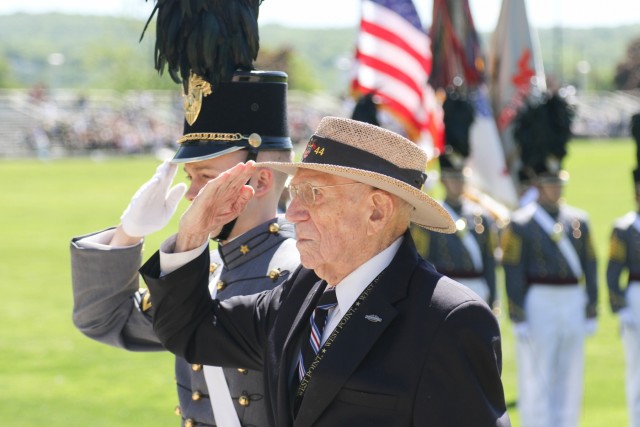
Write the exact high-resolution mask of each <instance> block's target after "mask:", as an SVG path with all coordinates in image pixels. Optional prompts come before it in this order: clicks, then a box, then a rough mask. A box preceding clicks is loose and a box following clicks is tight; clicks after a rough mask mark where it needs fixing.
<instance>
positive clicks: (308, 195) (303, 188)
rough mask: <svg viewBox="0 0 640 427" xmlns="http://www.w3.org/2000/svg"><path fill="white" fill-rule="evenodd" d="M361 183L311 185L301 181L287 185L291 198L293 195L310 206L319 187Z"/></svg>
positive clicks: (314, 200)
mask: <svg viewBox="0 0 640 427" xmlns="http://www.w3.org/2000/svg"><path fill="white" fill-rule="evenodd" d="M353 184H362V183H361V182H347V183H344V184H335V185H312V184H311V183H309V182H301V183H300V184H290V185H289V195H290V196H291V200H293V198H294V197H297V198H299V199H300V200H301V201H302V203H304V204H305V205H307V206H311V205H313V204H314V203H315V202H316V195H317V194H318V192H319V190H320V189H321V188H331V187H342V186H344V185H353Z"/></svg>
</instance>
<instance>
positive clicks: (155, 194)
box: [120, 160, 187, 237]
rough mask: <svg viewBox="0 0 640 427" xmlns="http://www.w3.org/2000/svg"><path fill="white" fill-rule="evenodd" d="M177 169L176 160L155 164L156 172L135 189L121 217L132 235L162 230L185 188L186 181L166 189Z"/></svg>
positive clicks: (140, 235) (141, 235)
mask: <svg viewBox="0 0 640 427" xmlns="http://www.w3.org/2000/svg"><path fill="white" fill-rule="evenodd" d="M177 171H178V165H177V164H175V163H170V162H169V161H168V160H165V161H164V162H163V163H162V164H161V165H160V166H158V168H157V169H156V173H155V175H153V177H152V178H151V179H150V180H149V181H147V182H146V183H144V184H143V185H142V187H140V189H138V191H137V192H136V194H134V195H133V198H132V199H131V202H130V203H129V206H127V209H125V211H124V213H123V214H122V216H121V217H120V221H121V222H122V229H123V230H124V232H125V233H127V234H128V235H129V236H132V237H143V236H147V235H149V234H151V233H153V232H155V231H158V230H161V229H162V228H163V227H164V226H166V225H167V224H168V223H169V220H170V219H171V217H172V216H173V214H174V213H175V211H176V209H177V208H178V203H180V200H181V199H182V196H184V193H185V192H186V191H187V185H186V184H185V183H180V184H177V185H176V186H175V187H173V188H171V189H169V186H170V185H171V183H172V182H173V178H174V177H175V176H176V172H177Z"/></svg>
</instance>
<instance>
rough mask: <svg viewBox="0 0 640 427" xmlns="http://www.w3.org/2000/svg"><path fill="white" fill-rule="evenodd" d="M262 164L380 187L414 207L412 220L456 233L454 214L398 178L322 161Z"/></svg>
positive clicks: (428, 226)
mask: <svg viewBox="0 0 640 427" xmlns="http://www.w3.org/2000/svg"><path fill="white" fill-rule="evenodd" d="M256 165H257V166H258V167H266V168H271V169H274V170H277V171H280V172H284V173H286V174H289V175H294V174H295V173H296V171H297V170H298V169H299V168H303V169H310V170H315V171H319V172H324V173H327V174H330V175H336V176H340V177H343V178H348V179H352V180H354V181H358V182H362V183H364V184H368V185H371V186H372V187H375V188H379V189H381V190H384V191H388V192H389V193H391V194H393V195H395V196H397V197H400V198H401V199H402V200H404V201H406V202H407V203H409V204H410V205H411V206H413V207H414V210H413V213H412V214H411V218H410V219H411V222H413V223H414V224H416V225H419V226H421V227H424V228H426V229H428V230H433V231H437V232H440V233H454V232H455V231H456V225H455V223H454V221H453V219H452V218H451V215H449V213H448V212H447V211H446V210H445V209H444V208H443V207H442V206H441V205H440V204H439V203H438V202H436V201H435V200H434V199H433V198H431V197H430V196H429V195H428V194H426V193H424V192H423V191H421V190H419V189H417V188H415V187H412V186H411V185H409V184H407V183H405V182H402V181H400V180H398V179H395V178H391V177H388V176H386V175H383V174H379V173H376V172H371V171H368V170H363V169H357V168H350V167H345V166H338V165H329V164H321V163H284V162H260V163H257V164H256Z"/></svg>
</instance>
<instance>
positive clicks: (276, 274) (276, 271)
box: [269, 268, 280, 282]
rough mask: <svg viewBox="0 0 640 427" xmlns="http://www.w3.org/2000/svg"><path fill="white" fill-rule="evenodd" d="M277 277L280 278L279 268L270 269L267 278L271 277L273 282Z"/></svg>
mask: <svg viewBox="0 0 640 427" xmlns="http://www.w3.org/2000/svg"><path fill="white" fill-rule="evenodd" d="M279 278H280V269H279V268H274V269H273V270H271V271H270V272H269V279H271V280H273V281H274V282H275V281H276V280H278V279H279Z"/></svg>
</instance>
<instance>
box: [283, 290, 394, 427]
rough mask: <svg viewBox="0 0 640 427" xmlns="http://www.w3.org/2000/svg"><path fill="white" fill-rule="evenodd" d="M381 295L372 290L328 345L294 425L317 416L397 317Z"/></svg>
mask: <svg viewBox="0 0 640 427" xmlns="http://www.w3.org/2000/svg"><path fill="white" fill-rule="evenodd" d="M379 285H382V283H378V286H379ZM384 297H385V296H384V295H382V293H381V292H375V291H374V292H373V293H372V294H371V295H370V296H369V297H368V298H367V299H366V300H365V302H364V303H363V304H362V305H361V306H360V308H359V309H358V311H357V312H356V313H355V314H354V315H353V317H351V319H350V320H349V323H348V324H347V326H346V327H345V329H344V330H343V331H342V332H340V333H339V334H338V336H337V338H336V340H335V341H334V342H333V344H332V345H331V346H330V348H328V349H327V353H326V355H325V357H324V358H323V360H322V362H321V363H320V364H319V365H318V368H317V369H316V371H315V372H314V373H313V375H312V378H311V382H310V383H309V386H308V388H307V391H306V393H305V395H304V399H303V401H302V404H301V405H300V410H299V411H298V416H297V418H296V419H295V422H294V426H309V425H312V424H313V423H314V422H315V421H316V420H317V418H318V417H319V416H320V415H321V414H322V412H323V411H324V410H325V409H326V408H327V406H329V404H330V403H331V401H333V399H334V398H335V396H336V394H337V393H338V392H339V391H340V389H341V388H342V386H343V385H344V383H345V382H346V381H347V379H348V378H349V377H350V376H351V374H352V373H353V372H354V371H355V370H356V369H357V367H358V365H360V362H362V360H363V359H364V358H365V357H366V355H367V353H369V350H370V349H371V347H372V346H373V345H374V344H375V343H376V341H377V340H378V338H380V336H381V335H382V333H383V332H384V331H385V330H386V329H387V327H388V326H389V325H390V324H391V322H392V321H393V319H394V318H395V317H396V315H397V311H396V309H395V308H394V307H393V305H392V304H391V303H390V302H389V301H388V300H387V299H386V298H384ZM368 319H371V320H368ZM378 319H379V320H378Z"/></svg>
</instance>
